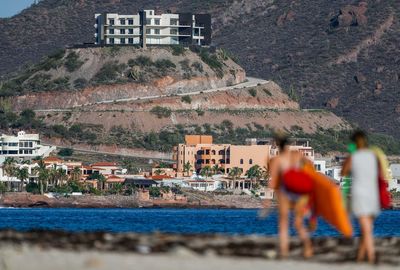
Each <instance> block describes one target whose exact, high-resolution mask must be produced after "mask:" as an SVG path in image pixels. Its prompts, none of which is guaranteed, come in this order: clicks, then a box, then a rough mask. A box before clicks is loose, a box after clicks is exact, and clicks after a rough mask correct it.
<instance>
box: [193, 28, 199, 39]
mask: <svg viewBox="0 0 400 270" xmlns="http://www.w3.org/2000/svg"><path fill="white" fill-rule="evenodd" d="M193 36H195V37H198V36H200V29H199V28H195V29H194V30H193Z"/></svg>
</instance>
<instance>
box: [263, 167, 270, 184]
mask: <svg viewBox="0 0 400 270" xmlns="http://www.w3.org/2000/svg"><path fill="white" fill-rule="evenodd" d="M270 178H271V175H270V173H269V170H268V168H267V167H265V166H264V168H263V170H262V175H261V179H262V182H261V185H262V186H264V187H268V185H269V181H270Z"/></svg>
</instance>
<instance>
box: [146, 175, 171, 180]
mask: <svg viewBox="0 0 400 270" xmlns="http://www.w3.org/2000/svg"><path fill="white" fill-rule="evenodd" d="M149 178H150V179H153V180H163V179H171V178H173V177H171V176H169V175H152V176H150V177H149Z"/></svg>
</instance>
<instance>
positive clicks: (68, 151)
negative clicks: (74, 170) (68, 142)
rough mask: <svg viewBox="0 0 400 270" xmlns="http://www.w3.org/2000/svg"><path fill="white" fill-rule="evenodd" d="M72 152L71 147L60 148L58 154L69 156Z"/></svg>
mask: <svg viewBox="0 0 400 270" xmlns="http://www.w3.org/2000/svg"><path fill="white" fill-rule="evenodd" d="M73 154H74V150H73V149H71V148H62V149H61V150H60V151H59V152H58V155H60V156H62V157H70V156H72V155H73Z"/></svg>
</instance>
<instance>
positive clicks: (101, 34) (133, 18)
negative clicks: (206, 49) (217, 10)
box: [94, 10, 211, 47]
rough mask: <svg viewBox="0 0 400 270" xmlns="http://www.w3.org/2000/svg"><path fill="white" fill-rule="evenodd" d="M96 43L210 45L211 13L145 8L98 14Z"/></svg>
mask: <svg viewBox="0 0 400 270" xmlns="http://www.w3.org/2000/svg"><path fill="white" fill-rule="evenodd" d="M95 19H96V24H95V25H94V26H95V28H96V33H95V38H96V44H99V45H113V44H120V45H124V44H128V45H129V44H131V45H133V44H137V45H141V46H143V47H145V46H146V45H174V44H183V45H210V44H211V16H210V15H209V14H191V13H179V14H173V13H164V14H158V13H157V12H156V11H154V10H142V11H139V13H137V14H130V15H121V14H117V13H97V14H95Z"/></svg>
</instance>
